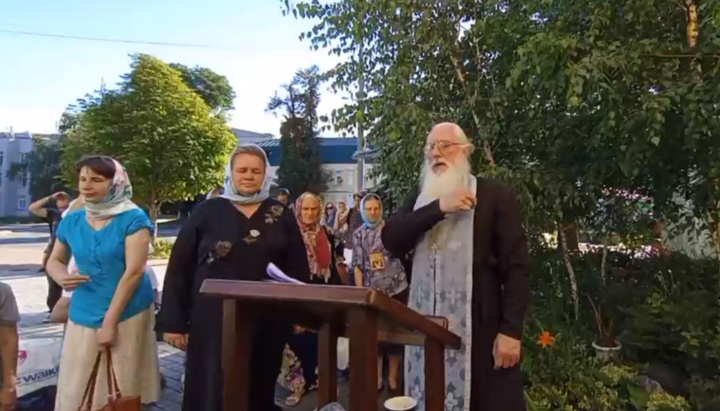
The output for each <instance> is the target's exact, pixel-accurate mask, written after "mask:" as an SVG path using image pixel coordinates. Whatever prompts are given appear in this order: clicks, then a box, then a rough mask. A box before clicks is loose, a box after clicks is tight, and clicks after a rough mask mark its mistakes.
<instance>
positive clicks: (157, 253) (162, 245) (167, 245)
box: [151, 238, 175, 258]
mask: <svg viewBox="0 0 720 411" xmlns="http://www.w3.org/2000/svg"><path fill="white" fill-rule="evenodd" d="M174 243H175V242H174V241H172V240H167V239H164V238H158V239H156V240H155V242H153V248H154V249H153V252H152V254H151V257H153V258H170V252H171V251H172V247H173V244H174Z"/></svg>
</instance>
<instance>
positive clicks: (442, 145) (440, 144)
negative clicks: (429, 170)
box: [425, 140, 468, 156]
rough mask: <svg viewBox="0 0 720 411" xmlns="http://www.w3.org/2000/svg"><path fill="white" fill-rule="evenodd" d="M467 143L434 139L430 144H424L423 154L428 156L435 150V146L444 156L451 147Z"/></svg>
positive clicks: (462, 145) (463, 145)
mask: <svg viewBox="0 0 720 411" xmlns="http://www.w3.org/2000/svg"><path fill="white" fill-rule="evenodd" d="M467 145H468V144H467V143H456V142H454V141H446V140H441V141H434V142H432V143H430V144H426V145H425V155H428V156H429V155H430V154H432V152H433V151H434V150H435V147H437V149H438V151H439V152H440V154H442V155H443V156H444V155H445V154H446V153H447V152H448V151H449V150H450V149H451V148H453V147H456V146H457V147H465V146H467Z"/></svg>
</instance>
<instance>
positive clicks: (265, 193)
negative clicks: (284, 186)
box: [220, 144, 272, 204]
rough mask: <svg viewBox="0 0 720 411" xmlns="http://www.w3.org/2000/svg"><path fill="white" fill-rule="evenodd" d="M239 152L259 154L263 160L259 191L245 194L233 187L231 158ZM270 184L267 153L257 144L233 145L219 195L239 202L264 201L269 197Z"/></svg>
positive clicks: (253, 202) (252, 202)
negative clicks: (221, 191) (263, 166)
mask: <svg viewBox="0 0 720 411" xmlns="http://www.w3.org/2000/svg"><path fill="white" fill-rule="evenodd" d="M239 154H252V155H256V156H259V157H260V158H262V159H263V160H264V161H265V177H264V179H263V183H262V186H260V191H258V192H256V193H254V194H252V195H250V196H246V195H243V194H241V193H240V192H238V191H237V190H236V189H235V186H234V185H233V182H232V163H233V159H234V158H235V157H237V156H238V155H239ZM271 185H272V175H271V173H270V162H269V161H268V158H267V154H265V150H263V149H262V148H261V147H260V146H258V145H257V144H241V145H239V146H237V147H235V150H233V152H232V154H230V158H229V159H228V162H227V166H225V184H224V186H223V193H222V194H220V197H222V198H227V199H228V200H230V201H234V202H236V203H240V204H256V203H260V202H263V201H265V200H266V199H267V198H268V197H270V186H271Z"/></svg>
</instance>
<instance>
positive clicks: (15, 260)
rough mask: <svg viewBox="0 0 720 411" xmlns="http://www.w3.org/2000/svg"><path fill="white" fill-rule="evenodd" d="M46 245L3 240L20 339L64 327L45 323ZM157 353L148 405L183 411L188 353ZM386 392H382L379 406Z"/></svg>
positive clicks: (165, 349)
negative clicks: (155, 382) (155, 393)
mask: <svg viewBox="0 0 720 411" xmlns="http://www.w3.org/2000/svg"><path fill="white" fill-rule="evenodd" d="M42 251H43V247H40V246H38V245H37V244H34V245H28V246H26V245H25V244H10V245H7V244H4V243H0V281H3V282H5V283H7V284H8V285H10V286H11V287H12V289H13V292H14V293H15V297H16V299H17V301H18V308H19V309H20V313H21V316H22V321H21V322H20V327H19V331H20V336H21V338H62V334H63V326H62V325H59V324H43V320H44V319H45V317H46V316H47V307H46V305H45V298H46V296H47V280H46V278H45V274H44V273H40V272H38V270H39V268H40V261H42ZM165 263H166V262H165V261H155V262H151V264H153V266H154V268H155V271H156V273H157V274H158V277H159V281H160V284H162V279H163V278H164V275H165V265H164V264H165ZM158 356H159V359H160V368H161V372H162V373H163V375H164V376H165V378H166V381H167V385H166V387H165V389H164V390H163V392H162V397H161V400H160V401H159V402H158V403H156V404H152V405H151V406H149V407H148V411H180V410H181V409H182V406H181V404H182V390H181V383H180V379H181V376H182V373H183V370H184V361H185V354H184V353H183V352H181V351H179V350H177V349H175V348H173V347H171V346H169V345H167V344H165V343H159V344H158ZM289 394H290V393H289V392H288V391H287V390H285V389H284V388H282V387H280V386H278V387H277V390H276V403H277V404H278V405H279V406H281V407H283V408H285V409H286V410H294V411H312V410H314V409H315V407H316V404H317V393H316V392H310V393H308V394H307V395H305V397H304V398H303V399H302V401H301V402H300V403H299V404H298V405H296V406H295V407H286V406H285V398H287V396H288V395H289ZM385 397H386V395H385V394H382V395H381V398H380V402H379V405H378V409H382V408H381V404H382V401H384V399H385ZM339 400H340V403H341V404H342V405H343V406H344V407H345V408H346V409H348V384H347V379H344V378H343V379H341V381H340V398H339ZM198 411H200V410H198Z"/></svg>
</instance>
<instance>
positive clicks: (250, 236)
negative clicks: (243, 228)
mask: <svg viewBox="0 0 720 411" xmlns="http://www.w3.org/2000/svg"><path fill="white" fill-rule="evenodd" d="M258 237H260V231H258V230H250V234H248V235H247V236H245V238H243V241H245V242H246V243H248V244H252V243H254V242H255V241H257V238H258Z"/></svg>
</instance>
